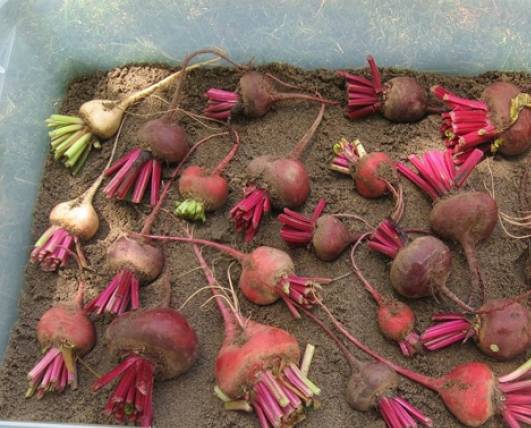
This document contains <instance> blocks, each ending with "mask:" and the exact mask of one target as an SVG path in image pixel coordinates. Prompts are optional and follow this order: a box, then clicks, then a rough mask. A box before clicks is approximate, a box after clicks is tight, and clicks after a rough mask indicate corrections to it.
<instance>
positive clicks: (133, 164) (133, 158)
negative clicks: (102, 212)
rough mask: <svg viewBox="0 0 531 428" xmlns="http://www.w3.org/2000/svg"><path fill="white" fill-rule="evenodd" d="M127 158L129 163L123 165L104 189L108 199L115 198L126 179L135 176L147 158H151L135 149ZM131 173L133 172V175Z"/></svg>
mask: <svg viewBox="0 0 531 428" xmlns="http://www.w3.org/2000/svg"><path fill="white" fill-rule="evenodd" d="M126 156H128V159H127V162H125V163H124V164H123V166H122V167H121V168H120V170H119V171H118V172H117V173H116V174H115V175H114V177H113V178H112V180H111V181H109V183H107V185H106V186H105V188H104V189H103V193H105V195H107V197H108V198H113V197H114V196H115V195H116V194H117V193H118V190H119V188H120V186H121V184H122V182H123V181H124V179H126V178H127V177H131V176H133V177H134V176H135V174H134V172H135V170H136V169H137V168H138V167H139V166H140V165H142V164H143V163H144V162H145V160H146V159H147V158H146V157H147V156H149V154H148V153H147V152H145V151H143V150H141V149H133V150H132V151H131V152H129V154H128V155H126ZM130 172H133V174H132V173H130Z"/></svg>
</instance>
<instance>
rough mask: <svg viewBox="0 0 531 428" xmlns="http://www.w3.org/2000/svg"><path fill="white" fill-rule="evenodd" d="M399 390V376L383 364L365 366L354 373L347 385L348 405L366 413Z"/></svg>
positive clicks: (376, 363)
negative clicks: (390, 393) (391, 393)
mask: <svg viewBox="0 0 531 428" xmlns="http://www.w3.org/2000/svg"><path fill="white" fill-rule="evenodd" d="M397 388H398V375H397V374H396V373H395V371H394V370H392V369H390V368H389V367H387V366H386V365H385V364H383V363H379V362H374V363H368V364H364V365H363V366H362V368H361V370H359V371H355V372H353V373H352V375H351V377H350V380H349V382H348V385H347V390H346V394H345V395H346V399H347V403H348V404H349V405H350V407H352V408H353V409H354V410H358V411H359V412H366V411H367V410H370V409H374V408H375V407H377V406H378V401H379V400H380V398H381V397H382V396H385V395H386V394H388V393H389V392H390V391H394V390H395V389H397Z"/></svg>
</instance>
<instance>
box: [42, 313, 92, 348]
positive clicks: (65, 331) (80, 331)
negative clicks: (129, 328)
mask: <svg viewBox="0 0 531 428" xmlns="http://www.w3.org/2000/svg"><path fill="white" fill-rule="evenodd" d="M37 338H38V339H39V343H40V344H41V346H42V347H43V349H45V348H47V347H49V346H55V347H60V346H61V345H69V346H72V347H73V348H74V349H75V351H76V354H78V355H80V356H83V355H85V354H86V353H87V352H89V351H90V350H91V349H92V348H93V347H94V345H95V344H96V331H95V330H94V325H93V324H92V322H91V321H90V319H89V318H88V317H87V315H86V313H85V311H84V310H83V309H82V308H81V307H78V306H77V305H62V304H61V305H57V306H54V307H53V308H51V309H49V310H48V311H46V312H45V313H44V315H43V316H42V317H41V319H40V320H39V323H38V324H37Z"/></svg>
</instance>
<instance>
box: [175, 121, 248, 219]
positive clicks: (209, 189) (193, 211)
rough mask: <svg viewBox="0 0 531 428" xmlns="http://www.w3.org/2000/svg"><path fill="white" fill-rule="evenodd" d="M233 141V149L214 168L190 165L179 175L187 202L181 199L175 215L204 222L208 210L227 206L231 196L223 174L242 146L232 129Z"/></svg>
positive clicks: (182, 193) (180, 185)
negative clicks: (208, 168)
mask: <svg viewBox="0 0 531 428" xmlns="http://www.w3.org/2000/svg"><path fill="white" fill-rule="evenodd" d="M230 134H231V136H232V139H233V141H234V144H233V146H232V149H231V150H230V151H229V153H227V155H226V156H225V157H224V158H223V160H222V161H221V162H220V163H219V164H218V165H217V166H216V167H215V168H214V169H213V170H212V171H208V170H207V169H205V168H202V167H200V166H196V165H193V166H189V167H188V168H186V169H185V170H184V171H183V173H182V174H181V177H180V178H179V193H180V194H181V197H182V198H184V201H182V202H178V203H177V207H176V209H175V214H176V215H177V216H178V217H181V218H185V219H187V220H191V221H197V220H200V221H203V222H204V221H205V220H206V216H205V213H206V212H211V211H215V210H217V209H219V208H221V207H222V206H223V205H225V202H226V201H227V197H228V196H229V183H228V182H227V179H226V178H224V177H223V176H222V175H221V174H222V173H223V171H224V170H225V168H226V167H227V165H228V164H229V162H230V161H231V160H232V158H233V157H234V155H235V154H236V152H237V151H238V148H239V146H240V136H239V135H238V133H237V132H236V131H235V130H234V129H231V130H230Z"/></svg>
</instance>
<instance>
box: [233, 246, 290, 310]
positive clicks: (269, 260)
mask: <svg viewBox="0 0 531 428" xmlns="http://www.w3.org/2000/svg"><path fill="white" fill-rule="evenodd" d="M294 271H295V266H294V265H293V261H292V260H291V257H289V256H288V254H287V253H285V252H284V251H281V250H277V249H276V248H272V247H266V246H262V247H258V248H256V249H255V250H254V251H253V252H251V253H250V254H249V255H248V256H247V257H246V258H245V259H244V260H243V263H242V273H241V276H240V289H241V290H242V293H243V294H244V296H245V297H247V298H248V299H249V300H250V301H251V302H253V303H256V304H258V305H269V304H271V303H274V302H276V301H277V300H278V299H279V298H280V296H279V293H278V291H277V288H278V287H277V284H278V282H279V280H280V279H281V276H287V275H289V274H292V273H294Z"/></svg>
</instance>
